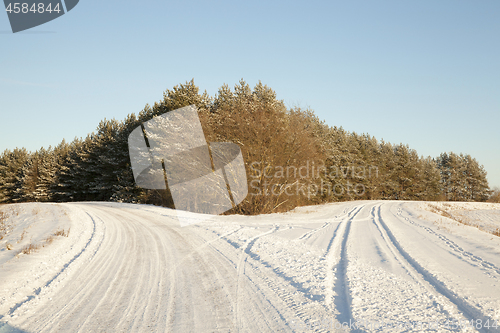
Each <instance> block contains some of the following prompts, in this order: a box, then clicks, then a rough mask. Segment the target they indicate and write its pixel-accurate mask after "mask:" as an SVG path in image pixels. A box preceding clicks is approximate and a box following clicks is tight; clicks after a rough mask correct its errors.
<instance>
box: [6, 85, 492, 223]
mask: <svg viewBox="0 0 500 333" xmlns="http://www.w3.org/2000/svg"><path fill="white" fill-rule="evenodd" d="M193 104H194V105H196V106H197V108H198V113H199V117H200V121H201V123H202V127H203V130H204V133H205V136H206V138H207V141H208V142H234V143H236V144H238V145H239V146H240V147H241V150H242V153H243V158H244V161H245V166H246V172H247V178H248V183H249V195H248V196H247V198H246V199H245V200H244V201H243V202H242V203H241V204H240V205H239V206H238V207H236V208H234V209H233V210H232V211H230V212H229V213H239V214H260V213H270V212H280V211H287V210H290V209H293V208H294V207H296V206H301V205H308V204H318V203H326V202H333V201H346V200H358V199H372V200H374V199H382V200H449V201H486V200H488V198H490V194H491V192H492V191H491V190H490V188H489V185H488V182H487V179H486V171H485V170H484V167H483V166H482V165H480V164H479V163H478V162H477V161H476V160H475V159H474V158H473V157H471V156H470V155H464V154H455V153H453V152H449V153H443V154H441V155H440V156H438V157H436V158H431V157H423V156H419V155H418V153H417V152H416V151H415V150H414V149H411V148H409V147H408V146H407V145H403V144H391V143H388V142H384V141H379V140H377V139H375V138H374V137H372V136H370V135H368V134H357V133H353V132H348V131H345V130H344V129H343V128H342V127H336V126H334V127H331V126H328V125H327V124H325V123H324V122H323V121H320V120H319V119H318V117H317V116H316V115H315V114H314V112H313V111H312V110H309V109H301V108H298V107H295V108H287V107H286V106H285V104H284V102H283V101H282V100H279V99H278V98H277V96H276V93H275V92H274V91H273V90H272V89H271V88H269V87H268V86H266V85H263V84H262V83H260V82H259V83H258V84H257V85H256V86H255V87H254V88H253V89H252V88H251V87H250V86H249V85H248V84H247V83H246V82H245V81H243V80H241V81H240V82H239V83H238V84H236V85H235V86H234V88H233V89H231V88H230V87H229V86H228V85H223V86H222V87H220V89H219V91H218V92H217V94H216V95H215V96H213V97H212V96H209V95H208V94H207V93H206V92H203V93H201V92H200V90H199V88H198V87H197V86H196V85H195V84H194V81H193V80H191V81H189V82H186V83H184V84H180V85H177V86H175V87H173V89H171V90H170V89H167V90H166V91H165V93H164V94H163V99H162V100H161V101H159V102H156V103H155V104H154V105H153V106H150V105H146V106H145V107H144V109H143V110H141V111H140V112H139V113H138V114H137V115H136V114H130V115H128V116H127V117H126V118H125V119H124V120H122V121H118V120H115V119H112V120H106V119H105V120H103V121H101V122H100V123H99V125H98V127H97V129H96V130H95V132H93V133H91V134H89V135H88V136H87V137H86V138H79V139H75V140H73V141H72V142H66V141H65V140H63V141H62V142H61V143H60V144H59V145H57V146H56V147H49V148H41V149H40V150H38V151H36V152H29V151H27V150H26V149H24V148H16V149H14V150H6V151H4V152H3V153H2V154H1V156H0V203H12V202H31V201H37V202H46V201H52V202H70V201H117V202H129V203H149V204H156V205H163V206H168V207H173V201H172V199H171V197H170V194H169V191H168V189H167V190H166V191H165V190H147V189H142V188H139V187H137V186H136V184H135V182H134V177H133V174H132V169H131V166H130V158H129V155H128V136H129V134H130V133H131V131H132V130H134V129H135V128H136V127H137V126H140V125H141V124H142V123H143V122H145V121H148V120H150V119H152V118H153V117H155V116H158V115H161V114H164V113H165V112H169V111H172V110H175V109H178V108H181V107H184V106H188V105H193Z"/></svg>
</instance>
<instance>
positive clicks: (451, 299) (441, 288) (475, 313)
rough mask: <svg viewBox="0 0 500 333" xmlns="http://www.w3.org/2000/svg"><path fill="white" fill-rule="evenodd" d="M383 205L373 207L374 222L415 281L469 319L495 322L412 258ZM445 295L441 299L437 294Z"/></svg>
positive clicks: (489, 330)
mask: <svg viewBox="0 0 500 333" xmlns="http://www.w3.org/2000/svg"><path fill="white" fill-rule="evenodd" d="M381 206H382V205H378V206H377V207H374V208H373V216H374V218H373V222H374V224H375V225H376V226H377V228H378V229H379V231H380V232H381V234H382V237H383V238H384V240H385V242H386V244H387V246H388V247H389V249H390V250H391V252H392V253H393V254H394V256H395V257H396V258H397V259H398V261H399V262H400V263H401V264H402V265H403V267H405V269H406V270H407V271H408V273H409V274H410V275H411V276H412V277H413V278H414V280H415V281H417V282H419V283H420V284H422V285H423V286H424V287H425V288H426V289H427V290H428V291H429V292H430V294H431V295H432V296H433V298H434V299H435V301H436V302H438V303H443V301H444V302H445V303H447V304H443V305H446V306H447V307H450V306H451V307H454V308H456V309H458V310H459V311H460V312H461V313H462V314H463V315H464V316H465V317H466V318H467V320H469V321H470V320H478V319H480V320H482V322H483V323H485V322H486V321H487V320H488V322H494V321H493V319H492V318H490V317H488V316H486V315H485V314H483V313H482V312H481V311H480V310H479V309H477V308H475V307H474V306H472V305H470V304H468V303H467V301H466V300H464V299H463V298H461V297H460V296H458V295H457V294H456V293H454V292H453V291H452V290H450V289H448V288H447V287H446V286H445V285H444V284H443V283H442V282H441V281H439V280H438V278H437V277H435V276H434V275H433V274H431V273H430V272H429V271H427V270H426V269H425V268H424V267H423V266H421V265H420V264H419V263H418V262H417V261H416V260H415V259H414V258H412V257H411V256H410V255H409V254H408V252H406V251H405V250H404V249H403V247H402V246H401V244H400V243H399V242H398V240H397V239H396V237H395V236H394V234H393V233H392V231H391V230H390V228H389V227H388V226H387V224H386V223H385V222H384V220H383V218H382V214H381ZM439 295H441V296H443V297H442V298H441V299H440V298H439V297H437V296H439ZM479 331H480V332H498V330H493V329H490V328H487V327H482V329H479Z"/></svg>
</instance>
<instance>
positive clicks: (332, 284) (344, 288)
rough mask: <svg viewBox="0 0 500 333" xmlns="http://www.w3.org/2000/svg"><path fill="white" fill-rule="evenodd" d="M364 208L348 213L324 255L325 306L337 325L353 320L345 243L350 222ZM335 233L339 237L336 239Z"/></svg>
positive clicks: (354, 209) (356, 208) (357, 208)
mask: <svg viewBox="0 0 500 333" xmlns="http://www.w3.org/2000/svg"><path fill="white" fill-rule="evenodd" d="M364 207H365V205H362V206H358V207H355V208H353V209H352V210H350V211H349V213H348V215H347V217H346V218H344V220H343V221H342V222H341V223H340V224H339V226H338V227H337V229H336V230H335V232H334V234H333V236H332V239H331V240H330V243H329V244H328V247H327V250H326V252H325V255H324V257H325V259H326V265H327V266H326V278H325V283H326V291H325V305H326V306H327V307H329V308H330V309H331V310H336V312H337V313H336V317H337V322H339V323H349V322H350V321H351V320H352V319H353V318H352V312H351V300H350V293H349V287H348V282H347V241H348V239H349V231H350V228H351V223H352V220H353V219H354V218H355V217H356V215H357V214H358V213H359V212H360V211H361V210H362V209H363V208H364ZM337 233H339V234H340V235H341V237H337Z"/></svg>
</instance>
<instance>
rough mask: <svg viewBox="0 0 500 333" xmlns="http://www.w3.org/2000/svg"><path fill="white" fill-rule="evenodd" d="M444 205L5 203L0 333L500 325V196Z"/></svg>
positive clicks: (400, 329) (428, 328)
mask: <svg viewBox="0 0 500 333" xmlns="http://www.w3.org/2000/svg"><path fill="white" fill-rule="evenodd" d="M429 205H434V206H435V205H441V206H439V209H440V210H436V213H433V212H432V211H431V210H432V207H431V208H430V207H429ZM442 205H443V204H442V203H424V202H400V201H399V202H387V201H357V202H345V203H337V204H328V205H322V206H312V207H301V208H298V209H295V210H294V211H293V212H289V213H285V214H273V215H262V216H218V217H216V218H214V219H212V220H210V221H208V222H204V223H200V224H196V225H191V226H188V227H184V228H181V227H180V226H179V225H178V222H176V219H175V212H174V211H172V210H169V209H165V208H160V207H154V206H147V205H130V204H115V203H71V204H19V205H4V206H0V212H3V213H0V217H1V218H2V219H1V220H0V221H1V222H0V223H3V224H1V225H0V226H3V230H4V233H5V232H6V234H5V235H4V237H3V239H1V240H0V332H123V331H131V332H167V331H169V332H170V331H173V332H214V331H217V332H219V331H220V332H237V331H240V332H293V331H295V332H304V331H305V332H311V331H316V332H327V331H339V332H340V331H342V332H344V331H345V332H349V331H351V332H386V331H387V332H410V331H422V332H424V331H425V332H429V331H431V332H447V331H454V332H461V331H463V332H466V331H467V332H468V331H480V332H499V331H500V323H497V321H500V237H497V236H494V235H492V234H491V233H488V232H487V231H488V230H490V229H491V230H495V225H496V226H498V227H500V215H499V212H500V210H499V209H500V205H498V204H482V205H481V204H467V203H462V204H460V205H457V206H442ZM451 205H455V204H451ZM434 210H435V208H434ZM443 210H444V211H446V212H448V213H449V214H451V215H452V217H454V216H455V215H454V214H460V216H462V217H466V218H468V219H469V220H471V221H472V220H474V221H479V222H478V223H479V225H482V226H486V225H488V226H491V228H490V227H488V228H486V227H481V228H479V227H478V226H477V225H475V226H473V225H471V226H468V225H465V224H463V223H458V222H457V221H456V220H455V219H452V218H449V217H447V216H445V215H446V214H444V215H443V214H442V211H443ZM1 230H2V229H1V228H0V231H1ZM58 231H59V232H58ZM61 231H63V232H61ZM68 231H69V233H68ZM61 233H62V234H63V235H59V236H54V235H55V234H61ZM0 237H1V233H0ZM7 244H9V248H10V250H8V249H7ZM29 244H32V245H33V247H37V249H36V251H35V252H32V253H30V254H23V253H21V251H22V250H23V249H26V248H27V246H28V245H29ZM25 252H26V251H25ZM497 324H498V325H497ZM496 326H498V327H496Z"/></svg>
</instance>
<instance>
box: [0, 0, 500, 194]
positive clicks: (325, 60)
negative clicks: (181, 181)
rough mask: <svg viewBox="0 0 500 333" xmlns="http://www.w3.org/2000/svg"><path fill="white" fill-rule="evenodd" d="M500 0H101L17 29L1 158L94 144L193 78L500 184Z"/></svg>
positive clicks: (4, 73) (2, 61)
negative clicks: (272, 99)
mask: <svg viewBox="0 0 500 333" xmlns="http://www.w3.org/2000/svg"><path fill="white" fill-rule="evenodd" d="M499 17H500V1H498V0H484V1H474V2H473V1H466V0H442V1H441V0H440V1H435V0H432V1H430V0H429V1H416V0H414V1H401V0H397V1H392V0H388V1H346V0H344V1H308V2H305V1H304V2H299V1H290V0H289V1H262V2H260V1H252V2H250V1H244V2H243V1H234V0H233V1H207V2H196V1H190V2H187V1H148V2H142V1H137V2H132V1H128V0H125V1H114V0H108V1H95V0H81V1H80V3H79V4H78V5H77V6H76V7H75V8H74V9H73V10H72V11H70V12H69V13H67V14H66V15H63V16H62V17H60V18H58V19H56V20H54V21H51V22H48V23H46V24H44V25H41V26H39V27H36V28H33V29H31V30H28V31H26V32H20V33H17V34H12V33H11V30H10V26H9V23H8V18H7V14H6V13H3V14H1V13H0V40H1V42H0V45H1V46H0V48H1V53H0V66H1V67H0V114H1V119H2V130H1V131H0V150H1V151H3V150H4V149H13V148H15V147H21V146H24V147H26V148H28V149H30V150H36V149H38V148H40V147H41V146H44V147H48V146H49V145H52V146H54V145H57V144H58V143H59V142H60V141H61V140H62V139H63V138H65V139H66V140H69V141H70V140H72V139H73V138H74V137H82V136H86V135H87V134H88V133H90V132H92V131H93V130H94V129H95V128H96V126H97V124H98V123H99V121H100V120H102V119H104V118H108V119H110V118H116V119H120V120H121V119H123V118H125V116H126V115H127V114H129V113H132V112H136V113H137V112H139V111H140V110H141V109H142V108H143V107H144V105H145V104H146V103H149V104H153V103H154V102H155V101H158V100H160V99H161V98H162V93H163V91H165V90H166V89H169V88H172V87H173V86H174V85H176V84H179V83H183V82H185V81H188V80H191V79H192V78H194V80H195V83H196V84H197V85H198V86H199V87H200V88H201V89H202V90H207V92H208V93H209V94H211V95H214V94H215V93H216V92H217V89H218V88H219V87H220V86H221V85H222V84H223V83H227V84H229V85H230V86H233V85H234V84H236V83H237V82H238V81H239V80H240V79H241V78H243V79H245V80H246V81H247V82H248V83H249V84H250V85H251V86H253V85H255V83H257V82H258V81H259V80H261V81H262V82H263V83H265V84H267V85H269V86H270V87H271V88H273V89H274V90H275V91H276V92H277V94H278V97H279V98H280V99H283V100H284V101H285V103H286V104H287V105H288V106H290V107H292V106H301V107H310V108H312V109H313V110H314V111H315V112H316V114H317V115H318V116H319V118H321V119H324V120H325V121H326V123H327V124H329V125H331V126H342V127H344V128H345V129H346V130H349V131H355V132H358V133H369V134H371V135H373V136H375V137H376V138H377V139H379V140H380V139H384V140H385V141H389V142H392V143H405V144H408V145H409V146H410V147H411V148H414V149H416V150H417V151H418V152H419V154H420V155H424V156H428V155H430V156H437V155H439V154H440V153H441V152H449V151H453V152H456V153H464V154H471V155H472V156H473V157H475V158H476V159H477V160H478V161H479V162H480V163H481V164H483V165H484V166H485V168H486V170H487V171H488V176H489V181H490V185H491V186H492V187H493V186H500V147H499V144H500V126H499V124H500V61H499V59H500V37H499V36H500V20H499Z"/></svg>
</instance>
